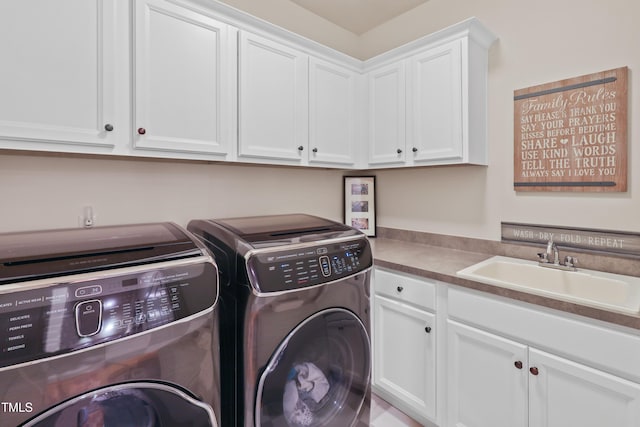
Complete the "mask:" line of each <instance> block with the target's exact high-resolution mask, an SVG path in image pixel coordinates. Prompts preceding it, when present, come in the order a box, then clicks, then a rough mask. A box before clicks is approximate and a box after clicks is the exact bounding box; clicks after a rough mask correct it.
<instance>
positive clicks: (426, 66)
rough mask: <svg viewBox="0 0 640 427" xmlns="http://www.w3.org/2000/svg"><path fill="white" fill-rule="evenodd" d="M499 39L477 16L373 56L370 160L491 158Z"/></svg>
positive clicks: (419, 162)
mask: <svg viewBox="0 0 640 427" xmlns="http://www.w3.org/2000/svg"><path fill="white" fill-rule="evenodd" d="M494 40H495V36H494V35H493V34H491V33H490V32H489V31H488V30H487V29H485V28H484V27H483V26H482V25H481V24H480V22H479V21H478V20H477V19H475V18H471V19H468V20H466V21H463V22H461V23H459V24H456V25H453V26H451V27H448V28H445V29H444V30H441V31H438V32H436V33H433V34H431V35H428V36H426V37H423V38H422V39H419V40H416V41H415V42H412V43H409V44H407V45H404V46H401V47H399V48H397V49H394V50H392V51H390V52H388V53H385V54H383V55H380V56H378V57H376V58H373V59H371V60H369V61H366V63H365V65H366V69H368V70H371V71H369V117H368V120H369V126H368V129H369V135H368V141H369V147H368V149H369V165H370V166H374V167H398V166H423V165H445V164H460V163H473V164H487V161H488V156H487V111H486V110H487V99H486V98H487V70H488V65H487V64H488V60H487V55H488V49H489V46H490V45H491V44H492V43H493V41H494ZM394 147H395V149H394Z"/></svg>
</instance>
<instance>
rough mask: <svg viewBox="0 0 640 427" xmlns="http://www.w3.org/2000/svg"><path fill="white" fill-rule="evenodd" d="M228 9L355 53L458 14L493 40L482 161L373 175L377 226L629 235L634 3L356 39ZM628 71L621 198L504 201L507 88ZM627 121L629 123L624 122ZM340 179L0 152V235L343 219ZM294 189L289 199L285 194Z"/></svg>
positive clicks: (635, 200) (289, 16) (458, 8)
mask: <svg viewBox="0 0 640 427" xmlns="http://www.w3.org/2000/svg"><path fill="white" fill-rule="evenodd" d="M227 3H229V4H231V5H232V6H235V7H238V8H245V9H248V10H249V11H250V12H252V13H254V14H256V15H258V16H259V17H262V18H264V19H268V20H271V21H273V22H276V23H277V24H279V25H282V26H284V27H286V28H288V29H291V30H294V31H297V32H300V33H302V34H303V35H305V36H307V37H310V38H315V39H316V40H319V41H321V42H323V43H326V44H328V45H331V46H332V47H334V48H337V49H339V50H342V51H345V52H349V53H351V54H353V55H354V56H358V57H361V58H367V57H370V56H372V55H374V54H377V53H380V52H383V51H385V50H387V49H389V48H393V47H395V46H398V45H400V44H403V43H405V42H407V41H410V40H412V39H415V38H416V37H419V36H421V35H424V34H428V33H430V32H433V31H436V30H438V29H440V28H443V27H445V26H448V25H450V24H453V23H456V22H459V21H461V20H463V19H465V18H468V17H470V16H477V17H478V18H479V19H480V20H481V21H482V22H483V23H484V24H485V25H486V26H487V27H488V28H490V29H491V30H492V31H493V32H494V33H495V34H496V35H497V36H498V37H499V40H498V42H497V43H496V44H495V45H494V46H493V47H492V49H491V52H490V65H489V67H490V71H489V100H488V106H489V140H490V165H489V166H488V167H477V166H460V167H438V168H419V169H404V170H386V171H377V172H376V175H377V177H378V181H377V183H378V224H379V225H381V226H387V227H397V228H405V229H416V230H422V231H429V232H435V233H444V234H454V235H461V236H469V237H478V238H488V239H495V240H498V239H499V238H500V230H499V227H500V221H520V222H530V223H540V224H556V225H562V226H577V227H595V228H607V229H616V230H627V231H636V232H640V220H638V218H640V194H639V191H640V190H639V189H640V174H638V173H637V171H638V170H639V169H640V150H639V149H637V147H638V144H640V141H638V139H639V138H640V136H639V134H638V132H636V131H635V130H634V127H637V126H639V125H640V116H639V115H640V109H638V108H634V101H635V100H638V99H640V87H639V86H638V85H636V84H635V79H634V76H635V70H638V69H640V55H639V54H638V40H640V26H637V25H634V21H637V20H638V19H639V18H640V2H636V1H635V0H609V1H606V2H603V1H598V2H595V1H591V0H563V1H560V2H559V1H551V0H538V1H537V2H535V3H531V2H525V1H523V0H429V1H428V2H427V3H425V4H424V5H422V6H420V7H418V8H416V9H414V10H413V11H411V12H409V13H406V14H404V15H401V16H399V17H397V18H396V19H394V20H393V21H391V22H389V23H387V24H385V25H383V26H380V27H378V28H376V29H374V30H372V31H370V32H369V33H366V34H364V35H363V36H362V37H361V38H356V37H355V36H353V35H350V33H348V32H344V31H343V30H340V29H339V28H337V27H335V26H333V25H332V24H329V23H328V22H326V21H324V20H322V19H319V18H316V17H314V16H313V15H310V14H308V13H306V12H305V11H304V10H301V8H299V7H298V6H295V5H294V4H293V3H289V2H288V1H286V0H262V1H260V2H256V1H252V0H227ZM625 65H626V66H629V68H630V83H629V100H630V101H629V122H630V124H629V191H628V192H626V193H619V194H577V193H559V194H545V193H516V192H514V191H513V188H512V181H513V90H514V89H519V88H523V87H527V86H531V85H536V84H541V83H546V82H550V81H555V80H559V79H564V78H569V77H574V76H578V75H582V74H589V73H593V72H597V71H602V70H606V69H610V68H616V67H620V66H625ZM634 125H635V126H634ZM342 175H343V173H342V172H340V171H331V170H317V169H298V168H274V167H252V166H235V165H220V164H205V163H190V162H169V161H141V160H124V159H120V160H114V159H107V158H77V157H65V156H54V157H50V156H41V155H33V156H32V155H26V154H2V153H0V195H1V196H2V199H1V200H2V201H1V202H0V220H1V221H0V232H1V231H13V230H23V229H36V228H46V227H67V226H77V223H78V219H77V217H78V215H80V214H81V212H82V207H83V206H85V205H88V204H89V205H92V206H93V207H94V209H95V210H96V213H97V215H98V224H116V223H124V222H142V221H155V220H172V221H176V222H178V223H180V224H186V222H187V221H188V219H190V218H196V217H215V216H218V217H219V216H231V215H251V214H264V213H275V212H309V213H315V214H318V215H322V216H327V217H330V218H333V219H340V218H341V217H342V212H341V209H342ZM295 194H300V195H301V196H299V197H300V199H297V198H296V196H295Z"/></svg>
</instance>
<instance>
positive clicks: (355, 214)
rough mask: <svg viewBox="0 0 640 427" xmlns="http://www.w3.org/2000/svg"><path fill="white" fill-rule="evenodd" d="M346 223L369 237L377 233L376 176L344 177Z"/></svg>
mask: <svg viewBox="0 0 640 427" xmlns="http://www.w3.org/2000/svg"><path fill="white" fill-rule="evenodd" d="M344 223H345V224H347V225H350V226H351V227H353V228H357V229H358V230H360V231H362V232H363V233H364V234H366V235H367V236H369V237H375V235H376V177H375V176H345V177H344Z"/></svg>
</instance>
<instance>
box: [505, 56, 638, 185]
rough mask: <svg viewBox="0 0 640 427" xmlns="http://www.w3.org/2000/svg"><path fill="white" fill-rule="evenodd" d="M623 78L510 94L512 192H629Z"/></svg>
mask: <svg viewBox="0 0 640 427" xmlns="http://www.w3.org/2000/svg"><path fill="white" fill-rule="evenodd" d="M627 75H628V68H627V67H622V68H616V69H614V70H608V71H603V72H600V73H595V74H589V75H586V76H582V77H575V78H572V79H567V80H561V81H557V82H554V83H547V84H543V85H539V86H532V87H529V88H526V89H520V90H516V91H514V97H513V99H514V116H515V117H514V141H515V142H514V175H513V185H514V189H515V190H516V191H600V192H615V191H617V192H620V191H627Z"/></svg>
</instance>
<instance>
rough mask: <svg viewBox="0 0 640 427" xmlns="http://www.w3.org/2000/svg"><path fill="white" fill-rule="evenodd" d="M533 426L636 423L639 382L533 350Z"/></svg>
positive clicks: (633, 425)
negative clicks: (535, 372)
mask: <svg viewBox="0 0 640 427" xmlns="http://www.w3.org/2000/svg"><path fill="white" fill-rule="evenodd" d="M529 364H530V366H532V367H535V368H537V369H538V375H531V377H530V379H529V387H530V392H529V393H530V417H531V418H530V423H529V426H530V427H569V426H579V427H603V426H612V427H613V426H615V427H637V426H638V425H640V385H639V384H636V383H632V382H630V381H626V380H624V379H622V378H619V377H616V376H613V375H609V374H607V373H604V372H602V371H598V370H595V369H591V368H589V367H587V366H584V365H581V364H578V363H575V362H572V361H569V360H566V359H563V358H560V357H557V356H554V355H551V354H548V353H545V352H542V351H538V350H535V349H531V350H530V361H529Z"/></svg>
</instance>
